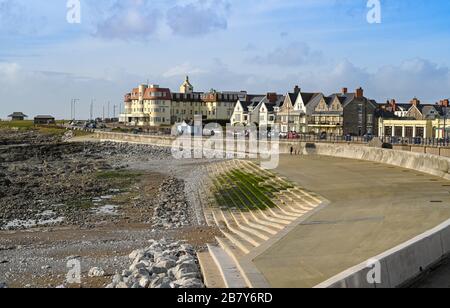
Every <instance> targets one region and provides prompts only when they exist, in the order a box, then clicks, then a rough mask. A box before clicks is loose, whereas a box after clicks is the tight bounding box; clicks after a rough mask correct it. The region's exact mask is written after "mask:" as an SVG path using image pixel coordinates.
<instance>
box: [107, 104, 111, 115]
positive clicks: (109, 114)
mask: <svg viewBox="0 0 450 308" xmlns="http://www.w3.org/2000/svg"><path fill="white" fill-rule="evenodd" d="M110 104H111V102H110V101H108V119H109V118H110V114H111V113H110V112H109V110H110V109H109V105H110Z"/></svg>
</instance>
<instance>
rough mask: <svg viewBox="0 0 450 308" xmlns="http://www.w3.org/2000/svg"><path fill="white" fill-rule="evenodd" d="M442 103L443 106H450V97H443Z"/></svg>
mask: <svg viewBox="0 0 450 308" xmlns="http://www.w3.org/2000/svg"><path fill="white" fill-rule="evenodd" d="M440 104H441V106H442V107H449V106H450V104H449V100H448V99H443V100H442V101H441V103H440Z"/></svg>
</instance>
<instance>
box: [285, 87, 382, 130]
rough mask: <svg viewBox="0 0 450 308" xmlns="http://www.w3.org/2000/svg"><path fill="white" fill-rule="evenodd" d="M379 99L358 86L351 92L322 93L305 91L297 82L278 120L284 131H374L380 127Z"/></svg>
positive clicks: (286, 99)
mask: <svg viewBox="0 0 450 308" xmlns="http://www.w3.org/2000/svg"><path fill="white" fill-rule="evenodd" d="M377 110H378V105H377V103H376V101H374V100H371V99H368V98H366V97H364V90H363V89H361V88H359V89H357V90H356V91H355V93H349V92H348V90H347V88H343V89H342V91H341V92H340V93H335V94H332V95H330V96H325V95H324V94H323V93H306V92H302V91H301V89H300V88H299V87H298V86H297V87H295V89H294V92H293V93H288V94H287V95H286V97H285V100H284V103H283V105H282V106H281V107H280V108H279V112H277V121H278V123H279V124H280V126H281V131H282V132H283V133H287V132H296V133H300V134H316V135H321V134H327V135H335V136H342V135H348V134H349V135H354V136H362V135H365V134H374V133H375V132H376V131H377V121H376V114H377Z"/></svg>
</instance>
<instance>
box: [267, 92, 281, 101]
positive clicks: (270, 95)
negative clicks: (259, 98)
mask: <svg viewBox="0 0 450 308" xmlns="http://www.w3.org/2000/svg"><path fill="white" fill-rule="evenodd" d="M266 97H267V99H268V100H269V102H271V103H276V101H277V99H278V95H277V93H267V96H266Z"/></svg>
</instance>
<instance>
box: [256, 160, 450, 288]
mask: <svg viewBox="0 0 450 308" xmlns="http://www.w3.org/2000/svg"><path fill="white" fill-rule="evenodd" d="M276 171H277V172H278V173H279V174H280V175H283V176H286V177H288V178H289V179H290V180H292V181H295V182H297V183H298V184H300V185H301V186H303V187H305V188H306V189H309V190H311V191H314V192H316V193H318V194H320V195H321V196H323V197H324V198H327V199H328V200H329V201H330V204H329V205H328V206H327V207H326V208H324V209H322V210H320V211H319V212H317V213H316V214H315V215H313V216H312V217H310V218H309V219H308V220H307V221H305V222H304V223H302V224H300V225H299V226H297V227H296V228H295V229H294V230H293V231H292V232H290V233H289V234H288V235H287V236H285V237H284V238H283V239H282V240H280V241H279V242H277V243H276V244H274V245H273V246H272V247H270V248H269V249H268V250H267V251H265V252H264V253H263V254H261V255H260V256H258V257H257V258H256V259H255V260H254V263H255V265H256V266H257V268H258V269H259V270H260V271H261V272H262V274H263V275H264V276H265V278H266V279H267V280H268V282H269V283H270V285H271V286H273V287H313V286H315V285H317V284H319V283H321V282H323V281H325V280H327V279H329V278H331V277H332V276H334V275H336V274H338V273H340V272H342V271H344V270H346V269H348V268H350V267H352V266H355V265H357V264H359V263H361V262H364V261H365V260H367V259H369V258H371V257H373V256H376V255H378V254H380V253H382V252H384V251H386V250H388V249H391V248H393V247H395V246H397V245H399V244H401V243H403V242H405V241H408V240H410V239H411V238H413V237H415V236H417V235H419V234H421V233H423V232H425V231H427V230H429V229H432V228H434V227H436V226H437V225H439V224H440V223H442V222H444V221H445V220H447V219H449V218H450V206H449V204H450V182H449V181H446V180H444V179H442V178H439V177H435V176H431V175H427V174H423V173H420V172H417V171H413V170H406V169H402V168H398V167H393V166H388V165H383V164H379V163H373V162H367V161H358V160H348V159H342V158H336V157H323V156H302V157H299V156H283V157H282V159H281V163H280V166H279V168H278V169H277V170H276Z"/></svg>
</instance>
